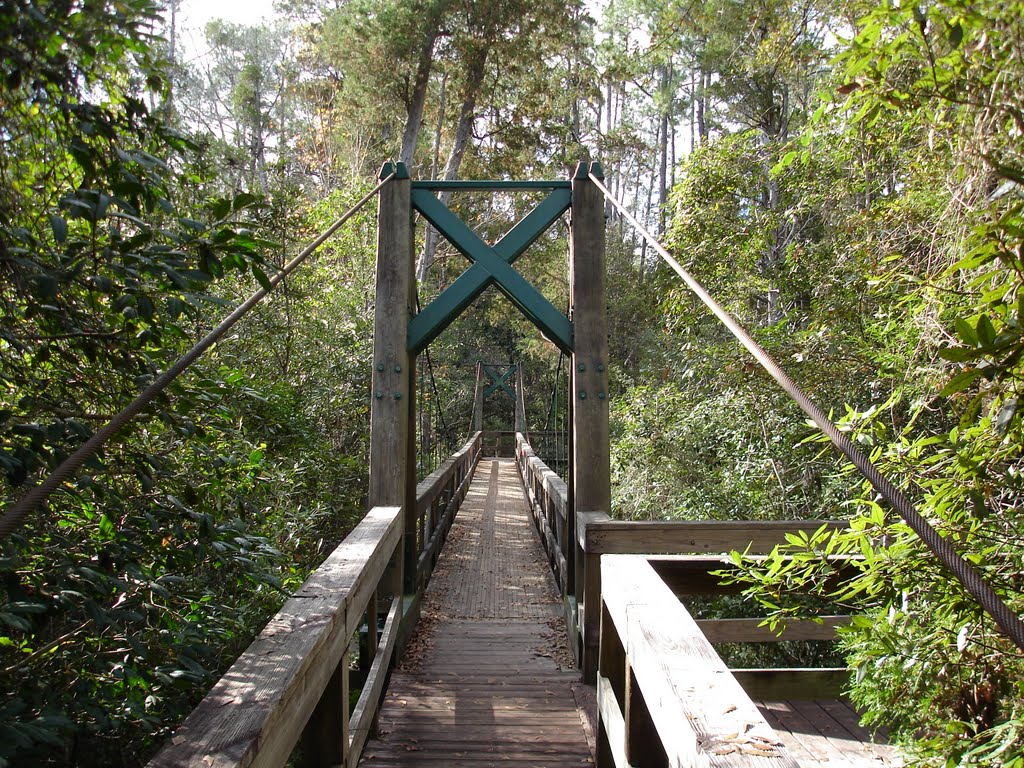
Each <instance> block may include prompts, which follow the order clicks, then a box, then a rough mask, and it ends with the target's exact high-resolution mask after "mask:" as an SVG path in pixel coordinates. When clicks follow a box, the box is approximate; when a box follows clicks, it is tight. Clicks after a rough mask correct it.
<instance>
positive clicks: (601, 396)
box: [597, 392, 604, 400]
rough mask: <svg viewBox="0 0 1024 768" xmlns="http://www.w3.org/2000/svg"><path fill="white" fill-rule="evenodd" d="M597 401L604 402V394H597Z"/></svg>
mask: <svg viewBox="0 0 1024 768" xmlns="http://www.w3.org/2000/svg"><path fill="white" fill-rule="evenodd" d="M597 399H598V400H604V392H598V393H597Z"/></svg>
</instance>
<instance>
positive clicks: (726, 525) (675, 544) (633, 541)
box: [581, 507, 849, 555]
mask: <svg viewBox="0 0 1024 768" xmlns="http://www.w3.org/2000/svg"><path fill="white" fill-rule="evenodd" d="M582 508H583V507H581V509H582ZM590 509H594V507H590ZM822 525H825V526H828V527H829V528H831V529H833V530H842V529H845V528H847V527H848V526H849V523H847V522H846V521H844V520H704V521H689V520H664V521H637V520H611V519H609V520H607V521H604V522H597V521H595V522H594V524H593V525H591V526H589V527H588V534H587V548H588V549H589V550H591V551H593V552H599V553H601V554H616V555H639V554H651V555H675V554H688V553H694V554H727V553H729V552H731V551H733V550H736V551H739V552H744V551H747V550H748V548H749V552H750V554H767V553H768V552H771V550H772V549H773V548H774V547H775V545H777V544H783V543H785V541H786V534H787V533H797V532H799V531H806V532H808V533H813V532H814V531H816V530H818V529H819V528H820V527H821V526H822Z"/></svg>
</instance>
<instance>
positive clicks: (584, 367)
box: [576, 363, 587, 373]
mask: <svg viewBox="0 0 1024 768" xmlns="http://www.w3.org/2000/svg"><path fill="white" fill-rule="evenodd" d="M576 370H577V371H579V372H580V373H583V371H585V370H587V364H586V363H580V364H579V365H577V366H576Z"/></svg>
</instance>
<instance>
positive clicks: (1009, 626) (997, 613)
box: [589, 174, 1024, 650]
mask: <svg viewBox="0 0 1024 768" xmlns="http://www.w3.org/2000/svg"><path fill="white" fill-rule="evenodd" d="M589 176H590V180H591V181H592V182H594V184H595V185H596V186H597V188H598V189H600V190H601V192H602V193H603V194H604V196H605V198H606V199H607V200H608V201H609V202H610V203H611V204H612V205H613V206H615V208H616V209H617V210H618V211H619V213H621V214H622V215H623V217H624V218H625V219H626V220H627V221H628V222H629V223H630V224H632V225H633V226H634V227H635V228H636V230H637V231H638V232H639V233H640V234H641V235H642V236H643V237H644V238H645V239H646V240H647V241H648V242H649V243H650V244H651V246H652V247H653V248H654V250H656V251H657V252H658V254H659V255H660V256H661V258H662V259H664V260H665V262H666V263H667V264H668V265H669V266H670V267H672V269H673V270H674V271H675V272H676V274H678V275H679V277H681V278H682V279H683V282H685V283H686V285H687V286H688V287H689V288H690V290H691V291H693V292H694V293H695V294H697V296H698V298H700V300H701V301H703V302H704V304H705V305H707V307H708V309H710V310H711V312H712V313H713V314H714V315H715V317H717V318H718V319H719V320H720V321H721V322H722V324H723V325H725V327H726V328H728V329H729V330H730V331H731V332H732V335H733V336H735V337H736V339H737V340H738V341H739V342H740V343H741V344H742V345H743V346H744V347H746V348H747V350H748V351H749V352H750V354H752V355H753V356H754V358H755V359H756V360H757V362H759V363H760V364H761V367H762V368H764V369H765V370H766V371H767V372H768V373H769V374H770V375H771V377H772V378H773V379H775V381H776V382H777V383H778V384H779V386H780V387H782V388H783V389H784V390H785V391H786V393H787V394H789V396H790V397H791V398H793V400H794V401H796V404H797V405H799V406H800V408H801V410H803V412H804V413H806V414H807V415H808V416H809V417H810V418H811V420H812V421H814V423H815V424H816V425H817V426H818V428H819V429H820V430H821V431H822V432H824V433H825V435H826V436H827V437H828V439H829V440H831V441H832V444H833V445H834V446H835V447H836V448H837V449H838V450H839V451H840V452H841V453H842V454H843V455H844V456H846V458H847V459H849V460H850V461H851V462H852V463H853V464H854V466H856V467H857V469H859V470H860V472H861V474H862V475H863V476H864V477H865V478H867V480H868V482H870V483H871V485H872V486H873V487H874V489H875V490H876V491H877V492H878V494H879V495H880V496H881V497H882V498H884V499H885V500H886V501H887V502H888V503H889V504H890V505H891V506H892V508H893V509H895V510H896V512H897V513H899V515H900V517H902V518H903V520H904V521H905V522H906V523H907V525H908V526H910V528H911V529H912V530H913V531H914V533H916V534H917V535H918V536H919V537H920V538H921V540H922V541H923V542H924V543H925V544H926V545H927V546H928V548H929V549H930V550H931V551H932V553H933V554H934V555H935V556H936V557H937V558H938V559H939V561H940V562H941V563H942V564H943V565H944V566H945V567H946V568H947V569H948V570H949V571H950V572H951V573H952V574H953V575H954V576H956V578H957V579H958V580H959V581H960V583H961V584H962V585H963V586H964V588H965V589H966V590H967V591H968V592H969V593H970V594H971V596H972V597H974V599H975V600H977V602H978V603H979V604H980V605H981V606H982V608H984V609H985V611H986V612H987V613H988V614H989V615H990V616H991V617H992V618H993V619H994V620H995V622H996V624H997V625H998V626H999V627H1000V629H1002V630H1003V632H1004V633H1005V634H1006V636H1007V637H1009V638H1010V639H1011V640H1012V641H1013V642H1014V644H1015V645H1016V646H1017V647H1018V648H1019V649H1021V650H1024V622H1022V621H1021V619H1020V617H1019V616H1018V615H1017V614H1016V613H1014V612H1013V611H1012V610H1011V609H1010V607H1009V606H1008V605H1007V604H1006V602H1005V601H1004V600H1003V599H1002V598H1001V597H1000V596H999V595H998V594H997V593H996V591H995V590H994V589H992V587H991V586H989V584H988V583H987V582H986V581H985V580H984V578H983V577H982V576H981V574H980V573H978V571H977V570H975V569H974V568H973V567H972V566H971V564H970V563H968V562H967V561H966V560H965V559H964V558H963V557H962V556H961V555H960V554H959V553H958V552H957V551H956V549H954V548H953V546H952V545H951V544H950V543H949V542H948V541H947V540H946V539H945V538H944V537H943V536H942V535H941V534H940V533H939V532H938V531H937V530H936V529H935V528H934V527H933V526H932V525H931V524H930V523H929V522H928V521H927V520H926V519H925V518H924V517H923V516H922V515H921V513H919V512H918V511H917V509H916V508H915V507H914V505H913V504H912V503H911V502H910V500H909V499H908V498H907V497H906V496H905V495H904V494H903V493H902V491H900V489H899V488H897V487H896V486H895V485H893V483H892V482H891V481H890V480H889V479H888V478H886V477H885V476H884V475H883V474H882V473H881V472H879V470H878V468H877V467H875V465H874V464H872V463H871V461H870V460H869V459H868V458H867V457H866V456H865V455H864V454H863V453H861V452H860V450H858V449H857V447H856V446H855V445H854V444H853V442H852V441H851V440H850V438H849V437H847V436H846V435H845V434H844V433H843V432H841V431H840V430H839V428H838V427H837V426H836V425H835V424H833V423H832V421H831V419H829V418H828V416H827V415H826V414H825V412H824V411H822V410H821V408H819V407H818V406H817V405H816V404H815V403H814V402H812V401H811V400H810V399H809V398H808V397H807V395H805V394H804V392H803V391H802V390H801V389H800V387H799V386H797V384H796V382H795V381H793V379H791V378H790V377H789V374H787V373H786V372H785V371H784V370H783V369H782V368H781V367H780V366H779V365H778V363H776V362H775V360H773V359H772V357H771V355H769V354H768V353H767V352H766V351H765V350H764V349H763V348H762V347H761V345H759V344H758V343H757V342H756V341H754V339H753V338H752V337H751V336H750V334H749V333H747V331H746V330H745V329H744V328H743V327H742V326H740V325H739V323H737V322H736V321H735V320H734V319H733V318H732V316H731V315H730V314H729V313H728V312H726V311H725V309H723V308H722V306H721V305H720V304H719V303H718V302H717V301H715V299H713V298H712V297H711V295H710V294H709V293H708V292H707V291H706V290H704V287H703V286H702V285H701V284H700V283H698V282H697V280H696V279H694V278H693V276H691V275H690V273H689V272H687V271H686V270H685V269H684V268H683V267H682V265H680V264H679V262H678V261H676V260H675V259H674V258H673V257H672V255H671V254H670V253H669V252H668V251H667V250H666V249H665V247H664V246H662V245H661V243H659V242H658V241H657V240H656V239H655V238H654V236H653V235H652V234H651V233H650V232H649V231H648V230H647V228H646V227H644V226H643V225H642V224H641V223H640V222H639V221H637V220H636V219H635V218H634V217H633V215H632V214H630V212H629V211H627V210H626V208H625V206H623V205H622V203H620V202H619V201H618V200H616V199H615V198H614V197H613V196H612V193H611V192H609V191H608V188H607V187H605V185H604V183H603V182H602V181H601V179H599V178H597V177H596V176H594V175H593V174H589Z"/></svg>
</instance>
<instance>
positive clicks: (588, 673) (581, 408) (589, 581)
mask: <svg viewBox="0 0 1024 768" xmlns="http://www.w3.org/2000/svg"><path fill="white" fill-rule="evenodd" d="M591 172H592V173H594V175H595V176H597V177H599V178H601V177H602V176H603V173H602V172H601V167H600V166H599V165H598V164H597V163H580V164H579V165H578V166H577V168H576V173H575V175H574V177H573V180H572V208H571V211H572V219H571V222H570V227H569V291H570V305H571V307H572V323H573V353H572V378H571V381H572V387H571V390H570V397H571V399H572V404H573V420H572V429H573V440H572V473H571V474H572V489H573V499H574V508H575V511H576V512H582V513H589V512H603V513H606V514H607V513H610V512H611V505H612V493H611V462H610V458H609V447H608V323H607V320H606V317H605V306H606V298H605V232H604V197H603V195H602V194H601V191H600V190H599V189H598V188H597V186H596V185H595V184H594V183H593V182H592V181H591V180H590V179H589V173H591ZM574 524H575V515H571V516H570V525H573V526H574ZM575 567H576V590H577V606H578V607H579V623H580V629H581V630H582V640H583V647H582V649H581V650H580V661H581V667H582V668H583V677H584V680H586V681H588V682H592V681H593V679H594V675H595V673H596V670H597V653H598V633H599V631H600V617H599V615H598V614H599V603H598V600H599V599H600V598H599V592H600V582H599V578H600V572H599V571H598V568H597V563H596V561H595V562H591V563H588V562H585V561H584V562H577V563H576V564H575Z"/></svg>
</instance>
